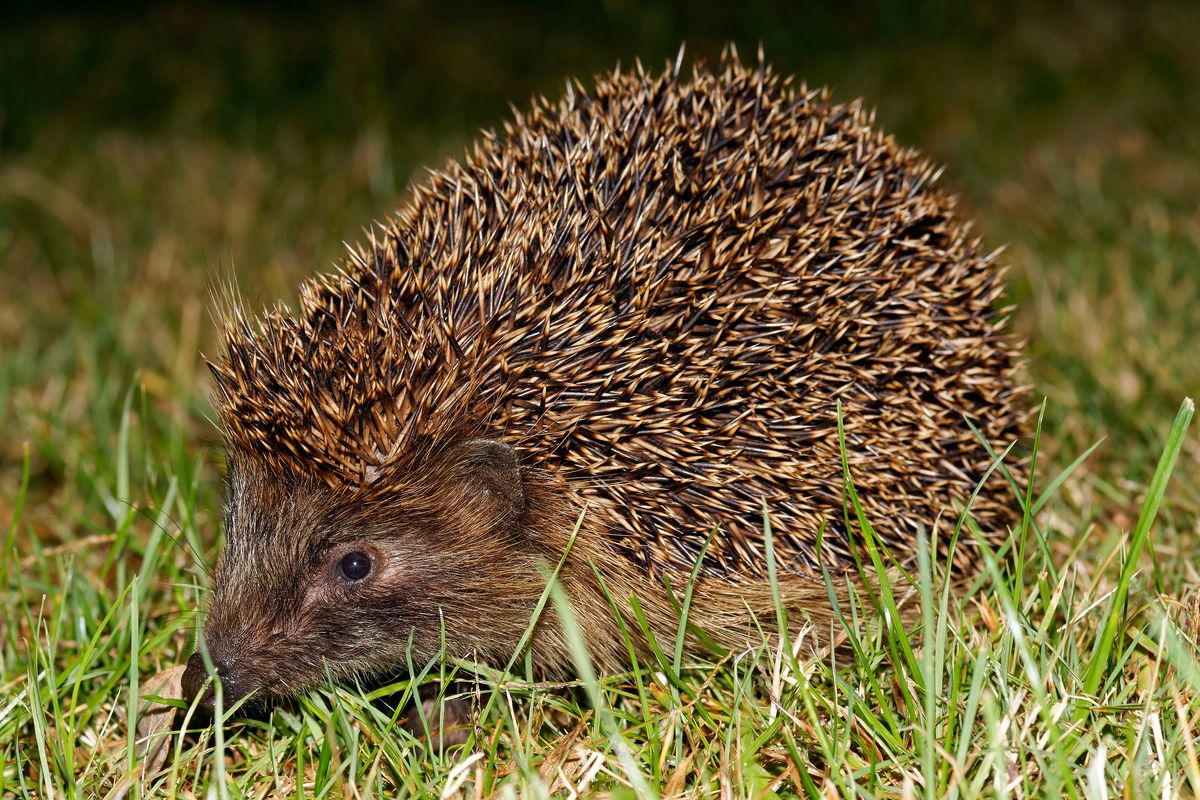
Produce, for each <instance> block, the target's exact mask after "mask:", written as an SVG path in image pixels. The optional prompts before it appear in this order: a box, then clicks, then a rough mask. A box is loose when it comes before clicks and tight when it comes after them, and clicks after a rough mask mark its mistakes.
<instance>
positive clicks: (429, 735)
mask: <svg viewBox="0 0 1200 800" xmlns="http://www.w3.org/2000/svg"><path fill="white" fill-rule="evenodd" d="M428 688H429V690H430V691H429V692H428V693H426V692H422V694H423V695H425V696H423V697H421V699H420V703H419V708H418V704H417V703H413V705H412V708H411V709H410V710H409V712H408V715H407V717H406V718H405V719H404V722H403V723H402V725H403V726H404V729H405V730H406V731H408V732H409V733H411V734H412V735H413V736H415V737H416V738H418V739H420V740H422V741H427V742H429V743H430V744H432V745H433V747H434V748H435V749H437V750H439V751H445V750H448V749H449V748H451V747H457V746H459V745H461V744H465V743H466V741H467V738H468V737H469V736H470V735H471V732H472V731H473V730H474V728H475V717H474V714H473V712H472V708H471V698H470V697H464V696H451V697H446V696H444V694H443V693H442V692H440V691H438V688H439V687H436V686H431V687H428Z"/></svg>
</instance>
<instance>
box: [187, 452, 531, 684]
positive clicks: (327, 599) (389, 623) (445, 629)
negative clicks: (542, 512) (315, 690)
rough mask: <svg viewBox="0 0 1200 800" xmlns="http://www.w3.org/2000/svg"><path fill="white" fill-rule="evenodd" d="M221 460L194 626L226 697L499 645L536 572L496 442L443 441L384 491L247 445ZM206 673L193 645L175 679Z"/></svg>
mask: <svg viewBox="0 0 1200 800" xmlns="http://www.w3.org/2000/svg"><path fill="white" fill-rule="evenodd" d="M231 464H232V467H231V475H230V484H229V490H228V497H227V501H226V547H225V552H224V554H223V555H222V558H221V563H220V566H219V568H218V569H217V571H216V573H215V574H214V576H213V578H214V586H213V595H212V601H211V604H210V607H209V611H208V616H207V620H206V622H205V626H204V646H205V647H206V648H207V651H208V653H209V656H210V659H211V662H212V663H213V664H214V666H215V667H216V668H217V670H218V672H219V674H220V676H221V683H222V687H223V697H224V702H225V703H226V704H227V705H228V704H230V703H232V702H233V701H234V700H236V699H238V698H240V697H243V696H245V695H248V694H251V693H253V694H256V695H258V696H259V697H271V696H281V695H287V694H291V693H293V692H295V691H298V690H300V689H303V688H305V687H308V686H311V685H313V684H315V683H318V682H320V681H322V680H323V679H325V678H326V677H332V678H334V679H339V678H348V677H354V676H360V675H362V676H365V675H373V674H380V673H387V672H395V671H401V670H403V669H404V667H405V665H406V664H407V663H415V664H419V665H423V664H424V663H425V662H427V661H428V660H429V659H431V658H434V657H436V656H437V655H438V654H439V653H440V652H442V650H443V644H444V650H445V652H446V653H447V655H449V656H452V657H464V656H469V655H477V656H481V657H484V658H503V657H506V656H507V655H508V654H511V652H512V649H513V647H514V646H515V644H516V642H517V640H518V639H519V637H520V635H521V633H522V632H523V630H524V627H525V625H526V623H527V621H528V619H529V613H530V610H531V609H532V606H533V604H534V602H535V601H536V598H537V596H538V594H539V593H540V586H539V585H538V572H537V567H536V556H535V554H534V553H531V552H527V551H526V549H525V547H526V546H527V545H525V544H524V541H525V539H524V537H523V536H521V535H520V527H521V517H522V512H523V508H524V492H523V487H522V477H521V470H520V467H519V465H518V464H517V460H516V456H515V454H514V453H513V451H512V450H511V449H510V448H508V447H507V446H505V445H502V444H500V443H498V442H494V441H488V440H471V441H468V442H464V443H461V444H459V445H457V446H455V447H452V448H449V449H448V450H447V451H446V452H445V453H444V454H443V455H441V456H440V457H438V458H437V459H436V460H435V461H433V462H432V463H427V464H424V465H423V466H422V467H421V468H420V469H419V472H420V474H419V475H417V474H414V475H413V476H412V479H411V480H406V481H405V484H406V485H412V486H414V487H416V488H414V489H413V490H412V491H410V492H408V493H407V497H406V493H405V492H400V493H399V494H398V495H397V498H396V499H391V500H387V501H380V500H371V501H367V500H364V499H363V498H362V495H360V494H359V493H357V492H355V491H350V490H334V489H330V488H328V487H326V486H324V485H321V484H315V483H312V482H307V481H288V480H286V479H281V478H280V477H279V476H277V475H272V474H269V473H268V472H267V471H265V470H264V469H263V468H262V467H261V465H258V464H256V463H255V462H254V460H253V459H251V458H248V457H238V456H236V455H234V456H232V457H231ZM416 471H417V468H414V472H416ZM207 678H208V672H207V670H206V669H205V666H204V661H203V657H202V656H201V655H200V653H199V652H197V653H196V654H195V655H193V656H192V658H191V659H190V661H189V662H188V669H187V671H186V673H185V676H184V687H185V690H187V691H188V692H190V693H193V694H196V693H199V691H201V690H202V688H203V686H204V684H205V682H206V680H207ZM204 702H205V703H207V704H209V705H211V703H212V692H211V690H210V691H209V692H208V693H207V694H206V697H205V699H204Z"/></svg>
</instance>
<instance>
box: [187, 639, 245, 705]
mask: <svg viewBox="0 0 1200 800" xmlns="http://www.w3.org/2000/svg"><path fill="white" fill-rule="evenodd" d="M213 666H214V667H216V669H217V675H218V677H220V679H221V688H222V690H223V691H222V693H221V694H222V697H223V699H224V701H225V706H226V707H228V706H229V704H230V703H232V702H233V701H234V700H236V699H237V698H238V695H236V694H235V693H234V687H233V686H232V682H231V681H230V667H229V663H228V662H226V661H225V660H224V659H221V658H214V659H213ZM206 683H207V684H208V685H207V686H206V685H205V684H206ZM180 685H181V687H182V688H183V696H184V697H185V698H186V699H189V700H190V699H191V698H194V697H196V696H197V695H199V694H200V693H201V692H203V693H204V694H203V695H202V696H201V697H200V700H199V701H198V702H197V703H196V707H197V708H198V709H199V710H200V711H202V712H204V713H206V714H208V715H210V716H211V715H212V714H213V712H214V710H215V708H216V703H217V695H216V692H215V690H214V688H213V685H212V684H211V683H208V670H207V669H205V668H204V657H203V656H201V655H200V653H199V651H197V652H195V653H192V657H191V658H189V659H188V662H187V669H185V670H184V671H183V678H181V679H180Z"/></svg>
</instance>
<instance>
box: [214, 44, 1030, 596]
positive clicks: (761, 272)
mask: <svg viewBox="0 0 1200 800" xmlns="http://www.w3.org/2000/svg"><path fill="white" fill-rule="evenodd" d="M682 63H683V50H682V48H681V50H680V52H679V54H678V55H677V56H676V58H675V59H674V62H673V63H672V62H667V64H666V66H665V69H664V71H663V72H662V73H660V74H658V75H651V74H649V73H648V72H647V71H646V70H645V68H644V67H643V66H642V65H641V64H640V63H638V64H637V65H636V66H635V68H634V69H633V70H632V71H630V72H628V73H622V72H620V71H616V72H613V73H611V74H608V75H605V76H602V77H601V78H600V79H599V80H598V82H597V84H596V86H595V88H594V89H592V90H587V89H585V88H584V87H583V86H582V85H581V84H580V83H578V82H574V83H568V85H567V90H566V96H565V99H564V100H563V101H562V102H561V103H560V104H558V105H557V106H556V105H553V104H551V103H550V102H549V101H547V100H545V98H541V97H537V98H534V99H533V101H532V102H531V103H530V105H529V106H528V107H527V109H526V110H521V109H517V108H513V109H512V118H511V120H510V121H508V122H505V123H504V124H503V130H504V131H505V135H504V136H497V135H496V134H494V133H490V132H485V133H484V134H483V135H482V136H481V138H480V139H479V140H478V141H477V142H476V144H475V146H474V147H471V148H469V149H468V150H467V153H466V156H465V160H464V162H463V164H461V165H460V164H455V163H451V164H448V165H446V166H445V167H443V168H442V169H440V170H430V171H429V173H428V178H427V179H426V180H425V181H423V182H422V183H421V184H419V185H417V186H416V187H414V189H413V191H412V194H411V198H410V200H409V202H408V203H407V204H406V205H405V206H404V207H403V208H402V209H401V210H400V211H399V212H398V213H397V215H396V217H395V219H394V221H393V222H392V223H391V224H390V225H388V226H387V227H386V228H385V227H383V226H372V227H371V228H370V229H369V230H368V232H367V239H368V242H367V244H366V245H365V246H361V247H358V248H354V247H348V251H347V256H346V259H345V261H344V263H343V265H342V267H341V269H340V270H339V271H338V273H336V274H334V275H330V276H325V277H319V278H316V279H314V280H313V281H310V282H309V283H308V284H306V285H305V286H304V287H303V288H302V290H301V292H300V312H299V314H298V315H297V316H295V317H288V316H285V315H284V314H283V312H282V311H281V310H279V309H276V310H272V311H269V312H267V313H266V314H265V315H264V316H263V317H262V318H261V320H260V322H259V323H258V324H256V325H255V324H251V322H250V321H249V320H248V319H247V318H246V315H245V313H244V311H243V310H242V309H241V307H240V305H239V306H232V307H231V310H230V311H228V312H227V313H225V312H223V313H225V316H224V317H223V319H224V323H225V325H226V328H227V331H228V336H227V340H228V345H227V346H228V351H227V354H226V356H225V358H224V359H222V360H221V361H219V362H217V363H216V364H213V365H211V368H212V371H213V374H214V376H215V378H216V381H217V383H218V387H219V391H218V398H217V400H218V405H219V407H220V409H221V416H222V419H223V422H224V425H225V428H226V433H227V437H228V439H229V441H230V444H231V447H233V448H235V449H236V450H237V451H238V452H242V453H249V454H252V455H253V457H254V458H257V459H260V460H261V461H263V462H264V463H266V464H269V465H270V466H271V467H272V468H273V469H275V470H278V471H279V472H281V473H289V474H296V475H300V476H303V477H305V478H315V479H318V480H320V481H322V482H324V483H326V484H328V485H330V486H333V487H342V488H343V489H346V490H348V491H352V492H355V493H357V494H356V496H357V497H358V498H359V499H360V501H362V502H385V501H386V502H403V497H404V496H405V493H406V492H410V491H413V486H414V484H413V481H414V480H417V479H418V478H417V477H414V473H413V470H414V469H416V466H415V465H418V464H420V463H423V461H422V459H430V458H435V457H436V454H437V453H438V452H440V451H439V449H438V448H439V447H444V446H448V445H449V444H450V443H452V442H453V441H454V440H455V439H456V437H461V436H465V435H469V436H487V437H493V438H496V439H500V440H503V441H505V442H506V443H508V444H509V445H511V446H513V447H514V448H515V449H516V450H517V451H518V452H519V453H520V454H521V457H522V463H523V468H526V469H528V470H532V471H535V472H538V473H539V474H540V473H543V472H544V473H545V474H552V475H555V476H558V477H559V478H561V479H562V480H563V481H565V488H564V491H569V492H574V493H576V494H575V495H572V497H573V499H575V500H577V501H579V502H581V503H584V502H586V503H591V504H592V507H593V508H594V509H595V511H594V516H595V518H596V519H598V520H600V521H601V522H602V523H603V525H605V526H607V529H608V530H609V531H611V532H612V536H613V537H615V539H617V540H620V541H623V542H624V544H622V545H621V546H622V547H623V548H624V549H625V550H626V551H628V552H631V553H638V554H640V556H639V557H640V558H641V559H642V560H643V561H645V562H646V563H650V564H655V565H659V566H662V565H668V564H679V563H682V561H686V559H687V557H688V554H689V553H692V554H694V551H695V550H696V547H695V546H694V545H695V543H696V539H695V537H696V536H700V535H705V534H706V533H707V531H708V530H709V529H710V528H711V526H712V525H713V524H721V525H722V534H721V536H719V537H717V538H716V539H714V541H713V545H712V550H711V553H710V554H709V557H708V559H707V561H706V563H707V566H706V567H705V569H706V571H708V572H711V573H714V574H715V573H728V574H736V573H739V572H754V571H755V570H756V569H758V568H759V566H761V555H762V553H761V547H762V541H761V535H760V531H759V526H758V523H757V522H756V521H755V520H756V518H759V517H760V513H759V503H760V502H761V500H762V499H763V498H766V499H767V501H768V503H769V505H770V507H771V510H772V514H773V515H777V516H778V520H777V522H778V528H777V536H778V542H779V544H780V547H782V548H783V549H784V552H785V554H786V555H788V556H789V557H790V558H791V559H792V562H793V563H794V564H795V565H796V568H815V567H816V566H817V565H818V564H819V563H825V564H827V565H829V566H833V567H837V568H841V567H843V566H845V564H846V563H847V562H846V559H847V558H848V555H847V553H848V551H847V549H846V547H847V542H846V541H845V536H846V535H847V534H846V532H845V531H844V530H843V529H842V527H840V526H841V525H842V522H841V519H840V516H839V513H840V503H841V498H840V485H841V484H840V468H839V469H833V466H836V465H837V464H838V454H837V450H836V439H835V438H834V439H831V438H830V437H831V430H832V427H831V425H832V422H833V420H834V416H833V412H832V408H833V406H832V402H833V401H834V400H841V401H842V402H843V404H844V405H845V407H846V417H845V422H846V434H847V441H848V444H850V445H851V448H852V452H851V459H852V462H853V463H852V470H853V471H854V477H855V479H856V480H861V481H863V485H862V487H861V496H862V497H863V500H864V503H865V504H866V506H867V507H868V511H869V512H870V514H871V516H872V519H873V521H877V520H882V521H884V522H887V523H888V524H889V525H892V526H893V527H892V528H890V529H881V530H883V535H884V536H885V538H889V539H891V540H892V541H895V542H901V543H903V542H905V541H907V539H909V538H910V537H911V528H912V525H913V521H914V520H915V519H924V520H926V521H932V519H933V518H934V517H935V516H936V513H937V512H938V511H939V510H941V509H943V508H948V507H950V505H951V503H952V501H953V500H954V499H955V498H957V497H959V494H958V491H959V490H958V488H956V487H959V486H960V485H961V483H962V481H963V479H964V477H972V476H973V477H978V475H979V474H980V470H981V469H982V468H985V467H986V463H985V462H986V458H985V457H983V456H980V455H979V453H978V452H977V448H975V447H974V445H973V443H972V441H971V435H970V434H969V433H968V432H965V429H964V428H963V426H961V424H959V412H961V411H962V410H967V411H973V412H978V413H979V414H980V415H981V416H983V417H984V419H983V421H982V422H981V425H982V428H981V430H983V432H984V433H985V435H988V436H989V437H993V438H996V439H997V440H998V442H997V445H998V446H997V449H1002V447H999V445H1001V444H1004V443H1006V442H1007V441H1008V440H1009V439H1011V437H1012V436H1014V435H1015V432H1016V430H1017V429H1018V425H1017V413H1016V411H1015V404H1016V402H1017V397H1018V396H1019V389H1018V388H1016V387H1015V386H1014V383H1015V381H1014V371H1015V357H1016V353H1017V352H1018V350H1019V347H1020V344H1019V342H1017V341H1016V340H1014V339H1012V338H1010V337H1009V336H1008V335H1007V334H1004V333H1002V329H1003V323H1004V317H1005V314H1006V311H1005V310H1004V309H994V308H992V303H993V302H994V301H995V300H996V299H997V298H998V297H999V295H1000V293H1001V291H1002V288H1003V281H1002V276H1003V270H1002V268H1000V267H998V266H997V265H996V263H995V262H996V259H997V256H998V254H999V251H993V252H990V253H987V254H985V255H980V252H981V247H980V244H979V240H978V237H975V236H973V235H971V232H970V226H969V225H967V224H965V223H963V222H960V221H959V220H958V219H957V217H956V216H955V210H954V207H955V204H954V200H953V198H952V197H950V196H948V195H946V194H945V193H944V192H942V191H941V190H939V189H938V188H937V182H938V179H939V176H940V173H941V170H940V169H939V168H937V167H935V166H934V165H931V164H930V163H929V162H927V161H926V160H924V159H923V158H922V157H920V156H919V154H917V153H915V152H914V151H912V150H907V149H903V148H900V147H899V146H898V145H897V144H896V143H895V142H894V141H893V140H892V139H891V138H890V137H888V136H884V135H882V134H879V133H876V132H874V131H873V130H871V125H872V123H873V120H874V111H872V110H868V109H865V108H864V106H863V104H862V103H861V102H858V101H855V102H852V103H849V104H847V105H834V104H832V103H831V101H830V100H829V95H828V92H827V91H826V90H824V89H819V88H818V89H810V88H809V87H808V86H807V85H805V84H804V83H800V84H799V86H794V85H793V84H792V82H791V80H790V79H788V78H784V79H780V78H779V77H778V76H777V75H776V74H775V73H774V72H773V71H772V70H771V69H770V68H769V66H767V65H766V63H765V59H764V57H763V54H762V48H761V46H760V47H759V49H758V58H757V63H756V64H755V65H753V66H752V67H751V68H746V67H743V66H742V65H741V63H740V62H739V61H738V60H737V52H736V47H734V46H730V47H729V48H728V49H727V51H726V53H725V55H723V57H722V61H721V64H720V66H719V68H718V69H717V71H715V72H714V71H709V70H707V69H705V68H704V67H701V66H695V67H693V69H692V70H691V72H690V78H689V79H687V80H683V79H681V69H682ZM980 404H982V405H983V406H984V407H983V408H979V407H977V406H979V405H980ZM531 474H533V473H531ZM977 513H978V518H979V521H980V524H981V526H983V527H984V528H985V530H988V532H989V533H995V532H1002V529H1003V526H1004V525H1005V524H1007V522H1008V521H1010V515H1009V512H1008V511H1007V510H1006V508H1005V507H1004V504H1003V503H1002V502H1000V501H998V500H996V499H995V498H994V497H992V496H990V495H986V494H985V495H984V496H982V497H981V500H980V501H979V504H978V506H977ZM597 524H600V523H599V522H598V523H597ZM821 525H826V526H827V527H828V529H829V530H830V531H831V532H833V533H836V534H837V535H836V536H832V535H831V536H830V537H829V538H827V541H826V548H825V556H826V559H827V560H825V561H819V559H820V554H817V553H814V552H813V551H812V542H813V541H814V538H815V536H816V531H817V530H818V529H819V528H820V527H821ZM701 532H703V533H701ZM838 537H841V538H838ZM901 552H908V550H907V549H905V550H902V551H901ZM756 559H757V560H756ZM756 565H757V566H756Z"/></svg>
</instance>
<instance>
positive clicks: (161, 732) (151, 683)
mask: <svg viewBox="0 0 1200 800" xmlns="http://www.w3.org/2000/svg"><path fill="white" fill-rule="evenodd" d="M186 668H187V666H186V665H185V664H178V665H176V666H174V667H171V668H170V669H165V670H163V671H162V672H160V673H158V674H157V675H155V676H154V677H152V678H149V679H147V680H146V682H145V683H143V684H142V687H141V698H140V700H139V702H138V721H137V730H136V732H135V734H134V735H135V736H137V748H138V768H137V769H136V770H134V772H133V774H131V775H126V776H125V777H123V778H121V779H120V780H119V781H117V783H116V785H115V786H113V788H112V791H110V792H109V793H108V796H107V798H106V800H124V798H125V797H127V796H128V795H129V790H130V789H131V788H133V782H134V781H135V780H138V781H141V780H145V779H146V778H147V777H149V776H151V775H154V774H155V773H157V772H158V771H159V770H160V769H162V765H163V762H165V761H166V760H167V753H168V752H170V748H168V747H167V743H168V742H169V741H171V737H170V736H168V735H167V731H169V730H171V719H172V718H173V717H174V715H175V707H174V706H168V705H163V704H162V703H158V702H155V701H152V700H150V699H148V696H149V695H154V696H156V697H162V698H165V699H167V700H182V699H183V685H182V683H181V681H182V680H183V671H184V670H185V669H186Z"/></svg>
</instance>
